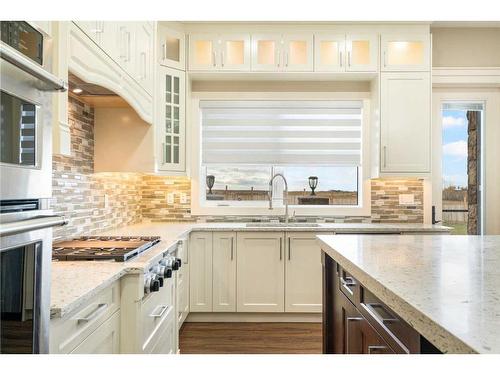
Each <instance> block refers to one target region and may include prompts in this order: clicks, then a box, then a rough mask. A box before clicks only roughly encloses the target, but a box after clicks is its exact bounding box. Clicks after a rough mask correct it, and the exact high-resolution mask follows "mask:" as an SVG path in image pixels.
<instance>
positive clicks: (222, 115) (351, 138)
mask: <svg viewBox="0 0 500 375" xmlns="http://www.w3.org/2000/svg"><path fill="white" fill-rule="evenodd" d="M364 104H365V101H363V100H200V101H199V105H198V106H199V117H200V121H199V129H197V132H198V136H199V143H200V145H199V146H200V148H199V149H200V155H199V158H198V160H199V165H198V166H197V167H198V168H197V170H198V173H197V178H195V179H193V183H194V184H196V185H197V188H196V189H193V194H194V195H197V196H196V197H194V198H195V199H193V203H194V207H193V213H195V214H214V215H216V214H235V215H238V214H243V215H253V214H258V215H279V214H280V212H279V209H280V208H282V207H284V199H285V184H284V182H283V181H282V180H281V179H275V180H274V184H273V192H272V198H273V207H274V208H276V210H275V211H274V212H273V211H269V209H268V207H269V201H268V199H269V198H268V196H269V181H270V179H271V177H272V176H273V175H274V174H276V173H281V174H283V175H284V176H285V177H286V179H287V183H288V196H287V200H288V205H289V209H291V210H293V211H295V213H296V214H297V215H302V214H304V215H318V216H319V215H336V214H339V215H340V214H343V215H345V214H352V215H356V214H366V213H365V212H366V208H367V207H366V206H367V205H368V206H369V202H366V199H364V198H363V197H366V192H365V191H364V190H365V187H366V184H365V185H363V183H362V182H363V181H364V180H366V179H367V178H368V177H366V176H364V175H363V159H364V152H367V151H366V150H364V144H366V135H365V134H364V133H365V129H364V122H365V121H364V113H363V111H364ZM196 203H198V204H196ZM345 209H347V211H349V212H344V210H345ZM363 209H364V210H363ZM362 210H363V211H364V212H363V213H361V211H362Z"/></svg>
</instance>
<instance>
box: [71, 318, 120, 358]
mask: <svg viewBox="0 0 500 375" xmlns="http://www.w3.org/2000/svg"><path fill="white" fill-rule="evenodd" d="M118 353H120V312H119V311H117V312H116V313H115V314H114V315H113V316H111V317H110V318H109V319H108V320H106V321H105V322H104V323H102V324H101V325H100V326H99V327H98V328H97V329H96V330H95V331H94V332H92V333H91V334H90V335H89V336H88V337H87V338H86V339H85V340H83V341H82V343H81V344H80V345H78V346H77V347H76V348H75V349H74V350H73V351H72V352H71V354H118Z"/></svg>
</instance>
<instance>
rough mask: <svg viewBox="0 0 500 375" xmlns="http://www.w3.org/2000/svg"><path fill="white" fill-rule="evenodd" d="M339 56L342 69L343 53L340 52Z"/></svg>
mask: <svg viewBox="0 0 500 375" xmlns="http://www.w3.org/2000/svg"><path fill="white" fill-rule="evenodd" d="M339 56H340V67H341V68H342V51H340V53H339Z"/></svg>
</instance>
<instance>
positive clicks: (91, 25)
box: [74, 21, 100, 43]
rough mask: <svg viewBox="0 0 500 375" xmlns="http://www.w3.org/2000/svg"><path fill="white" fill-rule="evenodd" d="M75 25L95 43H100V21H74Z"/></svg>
mask: <svg viewBox="0 0 500 375" xmlns="http://www.w3.org/2000/svg"><path fill="white" fill-rule="evenodd" d="M74 23H75V24H76V25H77V26H78V27H79V28H80V29H81V30H82V31H83V32H84V33H85V34H86V35H87V36H88V37H89V38H90V39H92V40H93V41H94V42H95V43H97V42H98V35H99V33H100V31H99V28H98V24H99V23H100V21H74Z"/></svg>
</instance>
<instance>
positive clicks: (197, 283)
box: [189, 232, 212, 312]
mask: <svg viewBox="0 0 500 375" xmlns="http://www.w3.org/2000/svg"><path fill="white" fill-rule="evenodd" d="M189 266H190V272H189V302H190V303H189V310H190V311H192V312H211V311H212V233H203V232H198V233H193V234H192V235H191V238H190V241H189Z"/></svg>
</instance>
